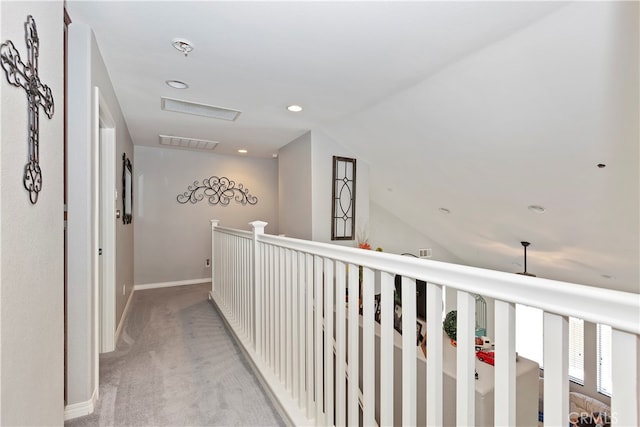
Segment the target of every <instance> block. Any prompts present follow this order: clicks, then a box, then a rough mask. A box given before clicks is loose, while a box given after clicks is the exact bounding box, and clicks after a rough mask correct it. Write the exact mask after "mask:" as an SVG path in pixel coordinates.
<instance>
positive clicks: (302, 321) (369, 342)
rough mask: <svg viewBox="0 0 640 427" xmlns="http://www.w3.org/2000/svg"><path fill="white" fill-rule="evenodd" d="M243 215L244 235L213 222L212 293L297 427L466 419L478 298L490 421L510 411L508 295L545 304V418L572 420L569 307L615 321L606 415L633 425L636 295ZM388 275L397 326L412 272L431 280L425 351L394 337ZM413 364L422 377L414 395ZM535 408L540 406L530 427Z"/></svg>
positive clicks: (411, 306) (507, 418) (412, 299)
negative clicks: (446, 319) (362, 245)
mask: <svg viewBox="0 0 640 427" xmlns="http://www.w3.org/2000/svg"><path fill="white" fill-rule="evenodd" d="M251 225H252V227H253V232H247V231H239V230H232V229H228V228H224V227H220V226H218V221H215V220H212V221H211V228H212V248H211V250H212V260H213V264H212V269H213V271H212V290H211V299H212V300H213V302H214V303H215V304H216V305H217V307H218V308H219V310H220V311H221V313H222V314H223V316H224V318H225V320H226V321H227V323H228V324H229V326H230V327H231V329H232V331H233V333H234V334H235V335H236V337H237V339H238V340H239V341H240V343H241V344H242V346H243V347H244V349H245V351H246V353H247V354H248V356H249V357H250V359H251V361H252V362H253V364H254V365H255V367H256V369H257V370H258V372H259V373H260V375H261V376H262V377H263V379H264V381H265V382H266V384H267V385H268V386H269V387H270V389H271V391H272V393H273V395H274V396H275V397H276V398H277V399H278V400H279V403H280V404H281V406H282V407H283V408H284V409H285V411H286V412H287V414H288V416H289V417H290V419H291V421H292V422H293V423H294V424H296V425H311V424H315V425H347V424H348V425H358V424H362V425H365V426H370V425H377V424H380V425H385V426H386V425H393V424H399V423H401V424H403V425H417V424H419V423H422V422H419V420H423V421H424V423H426V425H429V426H438V425H443V424H444V423H445V420H444V413H445V408H447V407H448V405H456V415H455V418H456V423H457V425H459V426H468V425H469V426H470V425H475V423H476V414H475V410H476V393H475V383H474V379H473V378H474V367H475V363H476V358H475V352H474V350H473V349H474V346H473V341H472V340H473V339H474V321H475V299H474V295H475V294H480V295H483V296H484V297H489V298H494V299H495V338H496V339H495V341H496V348H495V360H496V363H495V370H494V376H495V394H494V402H495V404H494V408H493V412H494V413H493V420H494V423H495V425H505V426H513V425H517V424H518V421H517V419H518V418H519V416H518V417H517V413H516V406H517V405H516V403H515V402H516V387H517V383H516V354H515V304H525V305H528V306H532V307H536V308H540V309H542V310H543V311H544V366H545V390H544V396H545V398H544V405H545V420H544V423H545V425H550V426H555V425H558V426H566V425H568V413H569V402H568V386H569V377H568V366H567V360H568V358H567V348H568V317H569V316H572V317H576V318H580V319H584V320H586V321H589V322H593V323H601V324H605V325H610V326H612V328H613V338H612V340H613V389H614V393H613V396H612V418H613V425H615V426H637V425H638V421H639V419H638V417H639V415H638V411H639V405H638V400H639V397H640V396H639V392H638V390H639V383H638V371H637V365H638V340H639V334H640V325H639V322H638V316H639V315H640V301H639V296H638V294H631V293H626V292H619V291H612V290H605V289H600V288H593V287H588V286H583V285H578V284H573V283H564V282H557V281H552V280H547V279H541V278H535V277H528V276H523V275H516V274H510V273H504V272H497V271H491V270H485V269H479V268H472V267H467V266H460V265H454V264H448V263H442V262H437V261H431V260H419V259H414V258H408V257H402V256H399V255H393V254H385V253H379V252H375V251H366V250H362V249H354V248H346V247H342V246H337V245H330V244H324V243H317V242H310V241H304V240H298V239H292V238H287V237H278V236H272V235H267V234H264V228H265V226H266V225H267V224H266V223H265V222H261V221H256V222H253V223H251ZM396 274H397V275H401V276H402V289H403V292H402V307H403V312H402V330H403V331H413V330H414V329H413V328H414V327H415V324H416V309H415V307H416V293H415V290H416V280H422V281H425V282H426V283H427V284H426V292H427V298H426V300H427V302H426V305H427V307H426V313H427V319H426V329H427V351H428V353H427V356H428V357H426V359H425V358H424V357H422V352H421V350H419V349H418V348H417V347H416V342H415V341H416V336H415V335H414V334H413V333H406V334H403V335H402V337H401V338H399V336H398V334H397V332H396V331H394V324H393V322H394V303H393V302H394V282H393V280H394V279H393V278H394V275H396ZM376 278H378V279H377V281H378V283H379V292H380V307H381V310H380V324H378V323H377V322H375V321H374V309H373V307H374V293H375V290H374V289H375V287H376V286H375V285H376ZM443 286H446V287H449V288H452V289H456V290H457V293H458V296H457V300H458V303H457V304H458V305H457V310H458V313H457V316H458V331H457V338H458V346H457V351H456V359H457V361H456V366H457V368H456V374H455V378H456V379H455V388H456V394H455V402H452V401H445V399H443V394H444V393H443V390H444V385H443V370H444V363H443V351H444V347H443V340H442V292H443ZM360 299H362V313H361V314H360V313H359V305H360V304H359V301H360ZM351 320H353V321H351ZM398 349H401V350H400V351H401V353H400V354H398V353H397V351H398ZM417 361H419V362H420V363H423V364H424V372H425V377H426V378H425V379H424V383H426V385H425V387H424V390H426V391H424V395H422V396H421V393H422V392H421V391H420V390H419V387H418V384H417V383H418V382H419V381H418V372H419V371H420V370H419V369H417V368H416V364H417ZM394 362H395V363H394ZM398 362H400V365H401V368H400V369H394V365H397V363H398ZM420 381H422V379H420ZM536 393H537V392H536ZM400 399H401V400H400ZM536 415H537V402H536V412H535V413H534V415H533V418H534V419H532V420H530V421H531V422H530V424H536V421H537V417H536ZM528 422H529V420H528V421H527V423H528Z"/></svg>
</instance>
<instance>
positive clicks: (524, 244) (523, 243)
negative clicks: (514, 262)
mask: <svg viewBox="0 0 640 427" xmlns="http://www.w3.org/2000/svg"><path fill="white" fill-rule="evenodd" d="M520 243H522V246H523V247H524V271H523V272H522V273H516V274H522V275H523V276H530V277H536V275H535V274H531V273H527V246H529V245H530V244H531V243H529V242H520Z"/></svg>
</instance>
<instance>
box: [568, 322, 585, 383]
mask: <svg viewBox="0 0 640 427" xmlns="http://www.w3.org/2000/svg"><path fill="white" fill-rule="evenodd" d="M569 379H570V380H571V381H573V382H576V383H578V384H582V385H584V320H582V319H576V318H574V317H569Z"/></svg>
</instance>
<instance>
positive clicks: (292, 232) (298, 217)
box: [278, 132, 313, 240]
mask: <svg viewBox="0 0 640 427" xmlns="http://www.w3.org/2000/svg"><path fill="white" fill-rule="evenodd" d="M278 194H279V196H280V197H279V203H278V218H279V223H280V233H281V234H285V235H286V236H288V237H295V238H297V239H306V240H311V238H312V228H313V227H312V218H311V215H312V209H311V205H312V203H311V201H312V191H311V132H307V133H305V134H304V135H302V136H300V137H299V138H296V139H294V140H293V141H291V142H290V143H289V144H287V145H285V146H284V147H282V148H281V149H280V150H279V151H278Z"/></svg>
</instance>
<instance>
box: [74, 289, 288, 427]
mask: <svg viewBox="0 0 640 427" xmlns="http://www.w3.org/2000/svg"><path fill="white" fill-rule="evenodd" d="M210 286H211V285H210V284H202V285H191V286H180V287H174V288H162V289H152V290H145V291H137V292H136V293H135V294H134V295H133V300H132V301H131V304H132V306H131V307H130V310H129V315H128V317H127V319H126V323H125V325H124V329H123V331H122V333H121V335H120V339H119V341H118V343H117V347H116V351H114V352H112V353H106V354H103V355H101V357H100V400H99V401H98V404H97V407H96V411H95V412H94V413H93V414H91V415H88V416H86V417H82V418H77V419H75V420H70V421H67V422H66V423H65V426H67V427H81V426H271V425H284V424H285V423H284V421H283V419H282V418H281V417H280V415H279V414H278V412H277V411H276V409H275V408H274V406H273V405H272V403H271V401H270V400H269V398H268V397H267V396H266V395H265V393H264V391H263V389H262V387H261V385H260V384H259V382H258V380H257V379H256V378H255V376H254V374H253V372H252V370H251V368H250V367H249V366H248V364H247V361H246V359H245V357H244V356H243V355H242V353H241V351H240V349H239V348H238V347H237V344H236V343H235V341H234V340H233V338H231V336H230V335H229V333H228V332H227V330H226V328H225V325H224V323H223V321H222V319H221V318H220V315H219V314H218V312H217V311H216V309H215V308H214V306H213V305H212V304H211V303H210V302H209V301H208V299H207V295H208V291H209V289H210Z"/></svg>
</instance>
